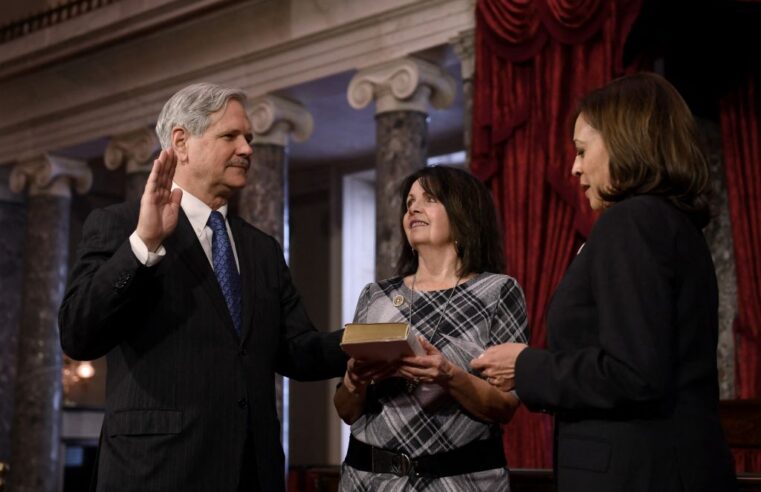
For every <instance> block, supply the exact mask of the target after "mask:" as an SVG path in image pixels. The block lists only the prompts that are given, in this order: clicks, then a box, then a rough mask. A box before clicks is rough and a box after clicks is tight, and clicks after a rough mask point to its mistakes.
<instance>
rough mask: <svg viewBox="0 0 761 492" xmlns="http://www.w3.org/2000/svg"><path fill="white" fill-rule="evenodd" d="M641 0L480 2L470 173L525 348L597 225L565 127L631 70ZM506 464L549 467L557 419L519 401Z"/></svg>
mask: <svg viewBox="0 0 761 492" xmlns="http://www.w3.org/2000/svg"><path fill="white" fill-rule="evenodd" d="M640 4H641V1H640V0H617V1H603V0H479V2H478V3H477V8H476V23H477V24H476V25H477V27H476V73H475V81H474V83H475V87H474V101H473V104H474V105H473V142H472V156H471V170H472V171H473V173H474V174H475V175H476V176H478V177H480V178H481V179H483V180H484V181H485V182H487V183H488V184H489V186H490V188H491V189H492V191H493V194H494V197H495V200H496V202H497V204H498V207H499V213H500V216H501V220H502V223H503V226H504V231H505V238H504V246H505V255H506V260H507V261H506V266H507V273H508V274H509V275H512V276H514V277H515V278H516V279H517V280H518V281H519V283H520V284H521V286H522V287H523V289H524V293H525V295H526V302H527V305H528V314H529V323H530V326H531V331H532V335H531V344H532V345H534V346H539V347H544V346H546V341H547V336H546V331H545V326H544V315H545V311H546V309H547V305H548V303H549V300H550V297H551V295H552V292H553V291H554V289H555V287H556V286H557V284H558V283H559V281H560V279H561V278H562V276H563V274H564V273H565V271H566V268H567V267H568V264H569V263H570V260H571V259H572V258H573V255H574V254H575V252H576V249H577V248H578V245H579V244H580V237H582V236H584V235H586V234H587V233H588V232H589V229H590V228H591V225H592V224H593V222H594V218H595V216H594V214H593V213H592V212H591V210H590V209H589V206H588V204H587V203H586V199H585V198H584V197H583V195H582V194H581V193H580V191H579V189H578V183H576V182H575V181H574V180H573V179H572V178H571V176H570V168H571V164H572V161H573V155H574V151H573V146H572V144H571V123H572V122H570V121H569V119H570V116H571V113H572V111H573V109H574V108H575V105H576V102H577V100H578V98H579V97H581V96H582V95H583V94H585V93H586V92H588V91H590V90H591V89H594V88H596V87H599V86H600V85H602V84H604V83H606V82H607V81H609V80H611V79H612V78H614V77H616V76H619V75H623V74H624V73H626V72H627V71H628V70H625V69H624V68H623V67H622V63H621V54H622V51H623V43H624V41H625V39H626V35H627V33H628V30H629V28H630V27H631V25H632V24H633V22H634V20H635V19H636V16H637V14H638V13H639V9H640ZM504 435H505V451H506V455H507V459H508V463H509V466H511V467H523V468H543V467H550V466H551V465H552V422H551V420H550V418H549V417H548V416H546V415H539V414H531V413H529V412H527V411H526V410H525V409H523V408H521V409H520V410H519V411H518V412H517V413H516V415H515V416H514V417H513V420H512V421H511V423H510V424H508V425H507V426H506V432H505V434H504Z"/></svg>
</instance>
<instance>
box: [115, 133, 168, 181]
mask: <svg viewBox="0 0 761 492" xmlns="http://www.w3.org/2000/svg"><path fill="white" fill-rule="evenodd" d="M159 148H160V145H159V139H158V137H157V136H156V133H155V132H153V130H150V129H148V128H140V129H138V130H134V131H131V132H127V133H122V134H121V135H116V136H114V137H112V138H111V141H110V142H108V146H107V147H106V151H105V153H104V154H103V162H104V164H105V165H106V168H107V169H109V170H111V171H114V170H116V169H119V167H121V166H122V165H124V166H125V168H126V171H127V174H133V173H139V172H148V171H150V170H151V157H153V154H155V153H156V151H157V150H159Z"/></svg>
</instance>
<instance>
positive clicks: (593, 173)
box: [571, 114, 610, 210]
mask: <svg viewBox="0 0 761 492" xmlns="http://www.w3.org/2000/svg"><path fill="white" fill-rule="evenodd" d="M573 143H574V145H575V146H576V159H575V160H574V161H573V167H572V168H571V174H573V175H574V176H576V177H578V178H579V184H580V185H581V188H582V189H583V190H584V195H585V196H586V197H587V199H588V200H589V205H590V206H591V207H592V210H601V209H602V208H604V207H605V202H603V200H602V199H601V198H600V191H601V190H606V189H608V188H609V187H610V155H609V154H608V149H606V148H605V142H603V140H602V135H601V134H600V132H598V131H597V130H595V129H594V128H592V126H591V125H590V124H589V123H587V121H586V120H585V119H584V115H583V114H580V115H579V117H578V118H576V124H575V125H574V128H573Z"/></svg>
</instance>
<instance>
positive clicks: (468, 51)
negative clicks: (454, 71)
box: [449, 29, 476, 80]
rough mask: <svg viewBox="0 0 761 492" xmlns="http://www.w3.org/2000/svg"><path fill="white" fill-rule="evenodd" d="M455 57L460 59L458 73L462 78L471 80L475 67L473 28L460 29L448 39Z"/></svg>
mask: <svg viewBox="0 0 761 492" xmlns="http://www.w3.org/2000/svg"><path fill="white" fill-rule="evenodd" d="M449 44H451V45H452V48H453V49H454V52H455V54H456V55H457V58H459V59H460V73H462V79H463V80H471V79H472V78H473V72H475V68H476V50H475V34H474V30H473V29H468V30H466V31H460V32H459V33H458V34H457V35H456V36H454V37H452V38H451V39H450V40H449Z"/></svg>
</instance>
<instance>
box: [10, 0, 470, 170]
mask: <svg viewBox="0 0 761 492" xmlns="http://www.w3.org/2000/svg"><path fill="white" fill-rule="evenodd" d="M162 1H170V0H162ZM171 1H175V0H171ZM472 1H473V0H393V1H389V2H386V1H384V2H378V1H375V0H353V2H352V8H346V6H345V5H344V3H342V2H321V4H325V5H327V6H328V9H327V11H325V12H324V13H323V14H320V16H318V17H314V16H305V17H302V16H295V15H290V14H291V11H290V9H291V8H293V7H294V6H297V5H299V6H301V5H302V4H303V5H304V6H305V8H306V7H308V6H310V5H312V4H313V3H314V2H265V1H262V2H257V1H253V2H251V1H245V2H240V1H238V2H231V3H230V5H229V7H227V8H226V9H225V10H222V11H219V12H216V13H215V14H214V15H210V16H205V17H200V18H199V19H198V21H197V22H193V23H179V24H176V25H175V24H171V23H170V24H171V29H164V30H157V31H156V32H155V33H154V32H153V31H151V33H152V34H151V35H150V36H138V35H135V36H134V37H131V38H130V39H129V40H125V41H124V42H123V43H118V44H113V43H109V44H107V45H104V47H103V49H99V50H94V49H93V50H90V49H88V56H87V57H85V58H83V59H80V58H76V57H73V53H67V54H66V57H65V59H62V60H61V61H60V62H59V63H55V64H54V63H52V60H50V59H48V58H46V57H43V56H42V53H38V52H36V51H35V52H34V53H32V52H31V51H30V52H26V51H24V52H23V53H21V52H16V51H14V50H10V51H9V52H8V53H6V55H8V58H3V56H2V55H3V54H2V53H0V65H2V66H3V67H4V68H9V69H10V68H11V67H10V63H4V61H12V59H17V58H19V57H26V58H28V59H29V60H34V62H35V63H34V67H31V66H29V67H26V68H25V69H24V73H25V74H26V75H24V76H21V75H19V76H12V77H11V76H10V75H9V77H10V78H5V79H3V78H2V77H0V108H3V118H2V121H0V156H2V161H1V162H0V165H7V164H10V163H13V162H18V161H20V160H25V159H28V158H33V157H35V156H36V155H38V154H39V153H40V152H55V149H62V148H66V147H69V146H73V145H78V144H81V143H83V142H88V141H90V140H93V139H99V138H102V137H103V136H109V135H117V134H121V133H124V132H129V131H132V130H134V129H135V128H137V127H139V126H146V127H147V126H150V125H152V124H155V121H156V116H157V115H158V114H159V112H160V111H161V108H162V107H163V105H164V103H165V102H166V100H167V99H168V98H169V96H171V95H172V93H174V92H175V91H176V90H178V89H180V88H182V87H184V86H185V85H188V84H190V83H193V82H197V81H198V80H212V81H214V82H215V83H218V84H220V85H223V86H227V87H238V88H240V89H242V90H244V91H246V92H247V93H248V94H249V95H251V96H252V97H253V96H255V95H260V94H271V93H274V92H277V91H281V90H284V89H286V88H288V87H292V86H294V85H298V84H302V83H305V82H308V81H311V80H315V79H319V78H323V77H329V76H331V75H334V74H340V73H344V72H346V71H348V70H356V69H361V68H365V67H370V66H373V65H376V64H379V63H383V62H386V61H388V60H393V59H397V58H400V57H403V56H408V55H409V54H411V53H416V52H420V51H424V50H428V49H430V48H432V47H436V46H443V45H446V44H447V42H448V40H449V39H450V38H451V37H452V36H453V35H454V34H456V33H458V32H460V31H463V30H466V29H469V28H472V27H473V24H474V21H473V6H472ZM123 3H124V2H119V3H118V5H122V4H123ZM328 4H330V5H328ZM354 4H356V6H355V5H354ZM118 5H116V4H115V6H118ZM135 5H137V6H139V5H142V4H140V3H139V2H136V3H135ZM195 7H196V5H195V3H194V4H193V8H195ZM108 8H110V7H107V8H106V9H103V12H105V11H106V10H107V9H108ZM141 8H142V7H141ZM281 12H282V15H281V14H280V13H281ZM262 14H266V15H262ZM276 14H277V15H278V17H277V18H282V19H286V20H285V21H284V22H285V24H284V25H277V26H276V25H273V24H272V21H271V19H272V18H275V17H274V16H275V15H276ZM92 15H96V13H93V14H92ZM289 16H290V17H289ZM120 18H123V16H121V17H120ZM154 19H155V18H154ZM287 19H290V20H287ZM80 20H85V17H82V18H81V19H80ZM164 20H165V19H164ZM72 22H74V21H72ZM325 22H327V24H326V23H325ZM69 24H70V25H71V26H73V24H71V23H69ZM221 24H224V25H225V26H226V31H227V35H226V36H221V37H217V38H215V40H214V43H201V44H200V45H198V44H197V43H196V42H195V39H196V37H197V36H196V34H197V33H198V32H199V30H201V31H203V30H210V29H211V30H213V29H216V28H217V27H218V25H221ZM167 25H169V24H167ZM59 27H60V26H59ZM34 35H43V33H35V34H33V35H32V36H34ZM30 39H31V37H30ZM87 39H90V37H89V36H88V37H87ZM21 41H22V40H19V42H21ZM63 41H64V40H62V39H58V38H56V39H53V38H51V39H49V40H48V41H47V42H46V43H43V44H46V45H47V44H50V45H51V46H55V47H66V46H69V44H70V43H68V42H63ZM23 42H24V43H26V42H28V41H27V40H23ZM159 45H160V46H162V47H163V48H162V50H156V49H154V48H155V46H159ZM35 46H36V45H35ZM6 47H8V48H9V49H10V47H9V46H6ZM19 48H21V47H20V46H19ZM188 50H191V51H194V53H196V55H195V56H192V57H189V58H187V57H186V58H183V59H184V60H185V62H183V63H176V64H171V63H169V64H167V63H166V60H167V59H180V58H182V57H183V56H185V54H187V52H188ZM198 50H200V51H198ZM33 51H34V50H33ZM32 55H34V56H32ZM72 57H73V58H72ZM138 65H139V66H140V67H141V69H140V70H134V69H132V68H133V67H135V66H138ZM16 68H17V67H14V68H13V70H15V69H16ZM0 72H3V70H0ZM83 73H86V74H87V83H86V84H85V83H81V81H82V80H83V79H82V74H83ZM114 73H119V77H114V75H113V74H114ZM93 88H97V90H94V89H93ZM60 94H66V97H60Z"/></svg>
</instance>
